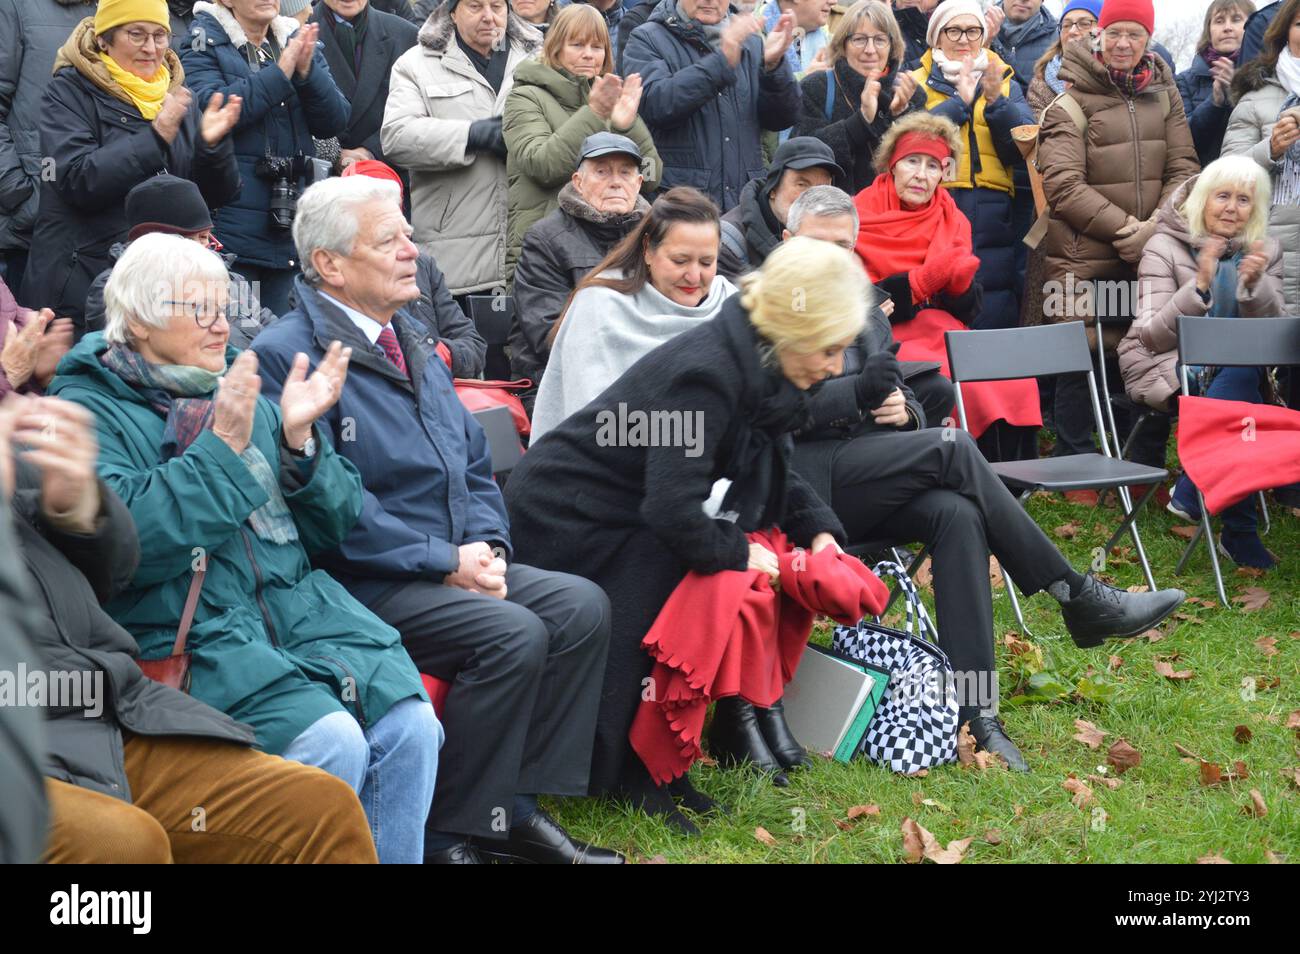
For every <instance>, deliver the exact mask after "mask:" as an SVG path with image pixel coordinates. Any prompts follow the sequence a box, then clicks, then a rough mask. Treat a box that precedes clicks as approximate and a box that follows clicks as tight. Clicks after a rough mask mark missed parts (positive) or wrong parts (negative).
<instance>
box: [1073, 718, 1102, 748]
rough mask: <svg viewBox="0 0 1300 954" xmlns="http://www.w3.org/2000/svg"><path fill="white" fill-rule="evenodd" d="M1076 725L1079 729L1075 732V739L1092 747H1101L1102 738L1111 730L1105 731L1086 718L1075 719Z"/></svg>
mask: <svg viewBox="0 0 1300 954" xmlns="http://www.w3.org/2000/svg"><path fill="white" fill-rule="evenodd" d="M1074 727H1075V728H1076V729H1078V730H1079V731H1078V732H1076V733H1075V734H1074V736H1073V738H1074V740H1075V741H1076V742H1082V743H1083V744H1084V745H1086V746H1087V747H1088V748H1090V749H1098V748H1100V747H1101V740H1102V739H1104V738H1105V737H1106V736H1107V735H1109V734H1110V733H1109V732H1103V731H1102V730H1101V729H1099V728H1097V727H1096V726H1095V725H1093V724H1092V723H1091V722H1088V721H1087V720H1086V719H1075V720H1074Z"/></svg>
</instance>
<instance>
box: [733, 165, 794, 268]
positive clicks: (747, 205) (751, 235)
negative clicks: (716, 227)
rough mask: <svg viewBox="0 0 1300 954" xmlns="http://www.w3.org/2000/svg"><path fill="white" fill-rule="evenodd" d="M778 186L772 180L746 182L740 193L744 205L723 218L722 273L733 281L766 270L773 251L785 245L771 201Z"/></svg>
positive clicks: (739, 205) (741, 202) (741, 203)
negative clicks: (774, 188) (766, 264)
mask: <svg viewBox="0 0 1300 954" xmlns="http://www.w3.org/2000/svg"><path fill="white" fill-rule="evenodd" d="M780 181H781V180H780V179H777V182H780ZM774 184H775V183H773V182H771V180H769V179H755V180H754V181H753V182H749V183H746V184H745V188H743V189H741V190H740V202H739V203H738V204H737V205H736V207H735V208H734V209H732V210H731V211H730V212H728V213H727V214H726V215H724V216H723V217H722V223H721V224H722V241H721V242H720V244H719V245H718V272H719V274H722V275H725V276H726V277H727V278H730V279H731V280H732V281H735V280H736V279H737V278H739V277H740V276H741V275H743V274H745V273H746V272H748V271H752V270H753V269H755V268H760V267H762V265H763V263H764V262H765V261H767V256H768V255H770V254H771V253H772V249H774V248H776V247H777V246H778V245H780V244H781V232H782V228H781V223H779V222H777V221H776V217H775V216H774V215H773V214H772V206H771V204H770V203H769V202H768V196H769V195H770V194H771V191H772V186H773V185H774Z"/></svg>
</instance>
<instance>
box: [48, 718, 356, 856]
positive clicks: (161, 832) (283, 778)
mask: <svg viewBox="0 0 1300 954" xmlns="http://www.w3.org/2000/svg"><path fill="white" fill-rule="evenodd" d="M124 748H125V753H126V759H125V761H126V776H127V780H128V782H129V783H130V786H131V795H132V799H133V802H134V804H128V803H126V802H124V801H122V800H121V799H118V798H113V797H111V796H108V795H103V794H100V793H99V792H94V791H91V790H89V789H84V788H79V787H78V786H76V785H69V784H68V783H66V782H60V781H57V780H55V779H51V778H47V779H46V792H47V794H48V795H49V800H50V832H49V841H48V847H47V850H46V855H45V861H46V862H47V863H53V864H97V863H112V864H170V863H172V862H173V861H175V862H180V863H189V864H311V863H322V862H332V863H340V864H346V863H363V864H374V863H376V862H377V861H378V858H376V856H375V846H374V842H373V840H372V839H371V837H370V827H369V825H368V824H367V822H366V816H365V813H364V812H363V811H362V809H361V803H360V802H359V801H358V800H357V796H356V794H355V793H354V792H353V791H352V788H351V787H350V786H349V785H348V784H347V783H346V782H344V781H342V780H341V779H338V778H335V777H334V776H333V775H330V774H329V773H328V772H324V771H322V770H321V769H318V768H313V767H311V766H308V765H300V764H299V763H297V762H288V761H285V760H284V759H282V758H279V757H278V756H274V755H267V754H266V753H264V752H258V751H255V750H253V749H249V748H246V747H244V746H242V745H237V744H234V743H231V742H222V741H219V740H215V739H190V738H181V737H146V736H129V737H127V738H126V742H125V746H124Z"/></svg>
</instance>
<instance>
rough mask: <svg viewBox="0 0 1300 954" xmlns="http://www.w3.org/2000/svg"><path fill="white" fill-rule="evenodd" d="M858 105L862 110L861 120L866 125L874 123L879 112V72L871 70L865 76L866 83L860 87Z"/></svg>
mask: <svg viewBox="0 0 1300 954" xmlns="http://www.w3.org/2000/svg"><path fill="white" fill-rule="evenodd" d="M858 105H859V107H860V108H861V110H862V118H863V119H865V120H866V121H867V122H868V123H874V122H875V121H876V113H877V112H879V111H880V70H878V69H873V70H872V71H871V72H870V73H868V74H867V82H866V84H865V85H864V86H863V87H862V97H861V99H860V100H859V101H858Z"/></svg>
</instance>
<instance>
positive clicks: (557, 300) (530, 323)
mask: <svg viewBox="0 0 1300 954" xmlns="http://www.w3.org/2000/svg"><path fill="white" fill-rule="evenodd" d="M649 211H650V203H649V202H647V201H646V200H645V198H644V197H640V196H638V197H637V201H636V206H635V207H634V208H633V209H632V211H631V212H625V213H621V214H620V213H612V212H597V211H596V210H595V209H594V208H593V207H592V206H591V204H590V203H588V202H587V201H586V200H585V199H583V198H582V196H580V195H579V194H578V190H577V189H575V188H574V187H573V183H571V182H570V183H567V184H566V185H565V186H564V188H563V189H561V190H560V196H559V208H557V209H556V210H555V211H554V212H551V213H550V214H549V215H547V216H546V218H544V219H542V220H541V221H540V222H538V223H537V224H536V225H534V226H533V227H532V228H531V229H529V230H528V234H527V235H525V236H524V245H523V251H522V253H521V254H520V256H519V267H518V268H516V269H515V326H514V328H513V329H512V330H511V332H510V373H511V374H513V375H514V376H515V377H516V378H529V379H531V380H532V382H533V384H541V383H542V374H543V373H544V372H545V370H546V363H547V361H549V360H550V356H551V342H550V334H551V328H552V327H554V325H555V322H556V320H558V319H559V317H560V313H561V312H562V311H564V306H565V303H566V302H568V300H569V295H570V294H572V292H573V290H574V289H575V288H577V287H578V282H580V281H582V280H583V279H584V278H586V277H587V273H588V272H590V271H591V270H592V269H593V268H595V267H596V265H598V264H600V261H601V259H603V258H604V257H605V256H606V255H608V254H609V252H610V250H611V249H613V248H614V246H615V245H617V244H618V243H619V242H621V241H622V240H623V238H624V237H625V236H626V235H627V234H628V233H629V232H631V231H632V230H633V229H634V228H636V226H637V224H638V223H639V222H640V221H641V219H642V218H644V217H645V214H646V213H647V212H649Z"/></svg>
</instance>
